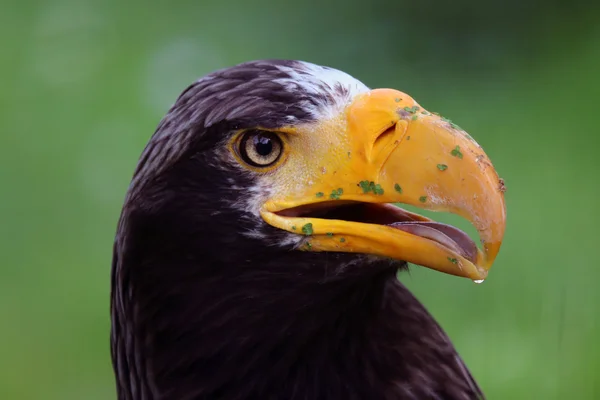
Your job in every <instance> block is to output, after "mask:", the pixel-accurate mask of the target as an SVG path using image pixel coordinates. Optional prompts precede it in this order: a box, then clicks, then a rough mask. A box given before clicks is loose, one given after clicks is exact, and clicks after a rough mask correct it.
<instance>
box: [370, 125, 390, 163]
mask: <svg viewBox="0 0 600 400" xmlns="http://www.w3.org/2000/svg"><path fill="white" fill-rule="evenodd" d="M395 132H396V123H394V124H393V125H392V126H390V127H389V128H387V129H386V130H384V131H383V132H381V133H380V134H379V136H377V139H375V143H373V153H372V154H373V156H375V157H376V156H377V154H380V152H381V151H382V150H383V149H384V148H385V147H386V146H387V145H388V144H389V143H390V141H391V140H392V139H393V137H394V133H395Z"/></svg>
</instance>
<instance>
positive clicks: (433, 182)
mask: <svg viewBox="0 0 600 400" xmlns="http://www.w3.org/2000/svg"><path fill="white" fill-rule="evenodd" d="M314 130H318V135H312V136H311V138H310V139H307V140H308V141H311V142H310V145H306V147H307V148H310V149H313V151H309V152H308V154H307V153H304V154H302V157H304V161H305V163H304V164H303V165H304V167H303V169H304V171H303V172H302V174H299V175H298V176H302V177H305V180H304V181H303V182H306V183H305V184H296V185H295V186H294V187H293V189H292V190H289V191H286V192H285V193H281V194H275V195H274V196H273V197H272V198H271V199H269V201H267V202H266V203H265V204H264V206H263V208H262V211H261V215H262V217H263V219H264V220H265V221H266V222H267V223H269V224H271V225H273V226H275V227H277V228H280V229H284V230H287V231H289V232H293V233H297V234H300V235H305V236H306V242H305V245H304V246H302V249H303V250H309V251H334V252H355V253H365V254H374V255H379V256H384V257H390V258H393V259H397V260H404V261H407V262H412V263H414V264H418V265H422V266H425V267H429V268H432V269H435V270H438V271H442V272H446V273H449V274H453V275H457V276H462V277H466V278H470V279H473V280H482V279H485V278H486V276H487V273H488V270H489V269H490V267H491V265H492V263H493V262H494V259H495V258H496V256H497V254H498V251H499V250H500V245H501V243H502V239H503V236H504V229H505V224H506V209H505V203H504V187H503V184H502V180H501V179H499V177H498V174H497V173H496V171H495V170H494V168H493V166H492V164H491V162H490V160H489V158H488V157H487V155H486V154H485V153H484V151H483V150H482V149H481V147H480V146H479V145H478V144H477V143H476V142H475V141H474V140H473V139H472V138H471V137H470V136H469V135H468V134H466V133H465V132H464V131H463V130H462V129H461V128H459V127H458V126H456V125H455V124H453V123H452V122H450V121H449V120H447V119H445V118H442V117H440V116H438V115H434V114H432V113H429V112H427V111H426V110H424V109H423V108H421V107H420V106H419V105H418V104H417V103H416V102H415V101H414V100H413V99H412V98H411V97H410V96H408V95H407V94H405V93H402V92H399V91H396V90H391V89H376V90H373V91H370V92H368V93H365V94H363V95H359V96H358V97H357V98H356V99H355V100H354V101H353V103H352V104H351V105H350V106H348V108H347V109H346V111H345V114H343V115H341V116H339V117H338V118H335V119H334V120H332V121H328V122H320V123H319V127H318V128H315V129H314ZM319 149H320V150H319ZM323 149H325V150H323ZM292 156H293V154H292ZM389 203H403V204H410V205H413V206H416V207H419V208H423V209H428V210H433V211H447V212H451V213H454V214H458V215H461V216H462V217H464V218H466V219H467V220H469V221H470V222H471V223H472V224H473V225H474V227H475V228H476V229H477V232H478V233H479V239H480V241H481V243H482V249H479V248H478V247H477V246H476V245H475V243H474V242H473V241H472V240H471V239H470V238H469V237H468V236H467V235H466V234H465V233H463V232H462V231H460V230H459V229H457V228H454V227H452V226H448V225H444V224H441V223H437V222H435V221H432V220H430V219H428V218H426V217H423V216H420V215H417V214H414V213H410V212H408V211H405V210H403V209H401V208H399V207H396V206H393V205H390V204H389Z"/></svg>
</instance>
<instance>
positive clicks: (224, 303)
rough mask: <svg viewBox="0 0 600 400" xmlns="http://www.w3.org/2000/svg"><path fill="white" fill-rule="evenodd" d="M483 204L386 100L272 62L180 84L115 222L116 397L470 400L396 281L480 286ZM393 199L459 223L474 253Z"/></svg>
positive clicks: (456, 136) (440, 142)
mask: <svg viewBox="0 0 600 400" xmlns="http://www.w3.org/2000/svg"><path fill="white" fill-rule="evenodd" d="M503 191H504V190H503V186H502V182H501V180H500V179H499V177H498V175H497V173H496V171H495V169H494V168H493V166H492V164H491V162H490V160H489V158H488V157H487V155H486V154H485V153H484V151H483V150H482V148H481V147H480V146H479V145H478V144H477V143H476V142H475V141H474V140H473V139H472V138H471V137H470V136H469V135H468V134H466V133H465V132H464V131H463V130H462V129H461V128H459V127H458V126H457V125H455V124H454V123H453V122H451V121H450V120H448V119H445V118H443V117H441V116H439V115H438V114H435V113H430V112H428V111H427V110H425V109H424V108H423V107H421V106H420V105H419V104H418V103H417V102H416V101H415V100H414V99H413V98H412V97H410V96H409V95H407V94H405V93H403V92H400V91H397V90H392V89H373V90H372V89H369V88H368V87H367V86H365V85H364V84H363V83H361V82H360V81H358V80H356V79H354V78H353V77H351V76H349V75H348V74H346V73H343V72H341V71H338V70H336V69H333V68H328V67H321V66H317V65H314V64H311V63H307V62H301V61H290V60H260V61H252V62H247V63H243V64H240V65H237V66H233V67H230V68H226V69H222V70H219V71H216V72H213V73H211V74H209V75H207V76H205V77H203V78H201V79H199V80H198V81H196V82H195V83H193V84H192V85H191V86H189V87H188V88H187V89H186V90H185V91H184V92H183V93H182V94H181V95H180V96H179V98H178V99H177V100H176V102H175V103H174V105H173V106H172V107H171V108H170V110H169V111H168V113H167V115H166V116H165V117H164V118H163V119H162V121H161V122H160V124H159V125H158V128H157V129H156V131H155V133H154V135H153V136H152V137H151V138H150V140H149V142H148V144H147V146H146V148H145V149H144V150H143V153H142V155H141V157H140V159H139V163H138V165H137V168H136V170H135V173H134V176H133V178H132V181H131V184H130V186H129V189H128V192H127V195H126V198H125V202H124V205H123V209H122V212H121V217H120V219H119V223H118V228H117V233H116V238H115V242H114V253H113V262H112V278H111V280H112V282H111V283H112V293H111V322H112V328H111V350H112V360H113V366H114V371H115V375H116V382H117V392H118V398H119V399H120V400H141V399H148V400H158V399H161V400H162V399H198V400H200V399H218V400H234V399H235V400H242V399H260V400H271V399H273V400H275V399H285V400H320V399H332V400H338V399H343V400H362V399H385V400H392V399H445V400H457V399H465V400H467V399H476V398H483V394H482V392H481V390H480V388H479V387H478V385H477V384H476V382H475V380H474V379H473V377H472V376H471V374H470V373H469V371H468V370H467V368H466V367H465V365H464V364H463V361H462V360H461V358H460V357H459V356H458V355H457V353H456V351H455V349H454V347H453V346H452V344H451V342H450V340H449V338H448V337H447V336H446V334H445V333H444V332H443V330H442V329H441V328H440V327H439V326H438V324H437V323H436V321H435V320H434V319H433V318H432V316H431V315H430V314H429V313H428V312H427V310H426V309H425V307H424V306H423V305H422V304H420V302H419V301H418V300H417V299H416V298H415V297H413V295H412V294H411V293H410V292H409V291H408V290H407V288H406V287H405V286H403V284H402V283H401V282H400V281H399V280H398V279H397V274H398V272H400V273H401V272H402V271H404V270H406V269H407V263H414V264H417V265H420V266H424V267H428V268H432V269H434V270H437V271H441V272H444V273H448V274H453V275H457V276H460V277H465V278H469V279H471V280H483V279H485V278H486V276H487V273H488V270H489V268H490V267H491V265H492V263H493V261H494V259H495V258H496V255H497V254H498V251H499V249H500V245H501V242H502V238H503V235H504V229H505V218H506V211H505V203H504V193H503ZM394 203H398V204H400V205H402V204H409V205H413V206H416V207H419V208H421V209H427V210H435V211H447V212H451V213H454V214H458V215H461V216H463V217H465V218H466V219H468V220H469V221H470V222H471V223H472V224H473V225H474V227H475V228H476V229H477V231H478V234H479V239H480V240H481V243H482V245H481V249H479V248H478V246H477V245H476V244H475V243H474V242H473V241H472V240H471V239H470V238H469V236H467V235H466V234H465V233H463V232H462V231H461V230H459V229H457V228H455V227H452V226H449V225H445V224H442V223H438V222H435V221H434V220H431V219H429V218H426V217H424V216H421V215H419V214H416V213H413V212H409V211H407V210H404V209H403V208H400V207H398V206H397V205H395V204H394Z"/></svg>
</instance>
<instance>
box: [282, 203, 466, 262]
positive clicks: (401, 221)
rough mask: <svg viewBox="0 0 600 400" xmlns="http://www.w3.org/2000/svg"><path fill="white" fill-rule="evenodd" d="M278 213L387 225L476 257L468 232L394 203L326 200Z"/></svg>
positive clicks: (462, 254)
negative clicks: (414, 212)
mask: <svg viewBox="0 0 600 400" xmlns="http://www.w3.org/2000/svg"><path fill="white" fill-rule="evenodd" d="M277 214H278V215H280V216H283V217H296V218H298V217H303V218H320V219H331V220H341V221H348V222H360V223H365V224H376V225H386V226H389V227H392V228H395V229H398V230H401V231H404V232H407V233H410V234H412V235H416V236H420V237H422V238H424V239H428V240H431V241H434V242H437V243H439V244H440V245H442V246H444V247H446V248H448V249H450V250H452V251H453V252H455V253H457V254H460V255H461V256H463V257H465V258H466V259H468V260H469V261H471V262H473V263H475V261H476V260H477V252H478V250H477V245H476V244H475V242H473V240H472V239H471V238H470V237H469V235H467V234H466V233H465V232H463V231H462V230H460V229H458V228H456V227H454V226H451V225H447V224H443V223H440V222H435V221H432V220H430V219H428V218H425V217H422V216H420V215H416V214H413V213H410V212H408V211H406V210H404V209H402V208H400V207H397V206H395V205H393V204H378V203H361V202H356V201H340V200H337V201H325V202H320V203H313V204H306V205H301V206H297V207H293V208H288V209H285V210H281V211H279V212H277Z"/></svg>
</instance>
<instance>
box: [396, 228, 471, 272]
mask: <svg viewBox="0 0 600 400" xmlns="http://www.w3.org/2000/svg"><path fill="white" fill-rule="evenodd" d="M389 226H391V227H393V228H396V229H400V230H401V231H405V232H408V233H410V234H412V235H417V236H421V237H424V238H426V239H431V240H433V241H435V242H438V243H440V244H441V245H443V246H445V247H448V248H449V249H451V250H453V251H455V252H457V253H459V254H460V255H462V256H463V257H465V258H466V259H468V260H470V261H472V262H475V261H476V260H477V245H476V244H475V242H473V240H471V238H470V237H469V235H467V234H466V233H464V232H463V231H461V230H460V229H458V228H455V227H453V226H451V225H446V224H442V223H439V222H423V221H405V222H394V223H392V224H389Z"/></svg>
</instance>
